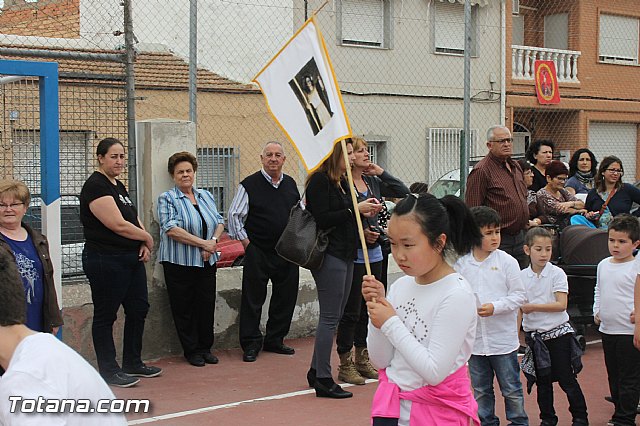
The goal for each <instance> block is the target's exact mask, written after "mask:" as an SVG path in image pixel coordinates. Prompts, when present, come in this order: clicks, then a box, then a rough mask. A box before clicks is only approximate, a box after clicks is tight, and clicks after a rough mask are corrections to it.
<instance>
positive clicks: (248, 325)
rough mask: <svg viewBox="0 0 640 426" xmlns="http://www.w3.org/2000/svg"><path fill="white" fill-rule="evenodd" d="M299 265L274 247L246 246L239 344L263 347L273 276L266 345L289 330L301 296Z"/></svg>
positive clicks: (248, 347) (245, 349)
mask: <svg viewBox="0 0 640 426" xmlns="http://www.w3.org/2000/svg"><path fill="white" fill-rule="evenodd" d="M299 277H300V270H299V268H298V265H295V264H293V263H291V262H288V261H286V260H284V259H283V258H281V257H280V256H278V254H277V253H276V252H275V250H269V251H265V250H262V249H260V248H258V247H256V246H255V244H249V245H248V246H247V248H246V250H245V256H244V266H243V270H242V299H241V302H240V346H242V349H243V350H244V351H247V350H249V349H255V350H258V351H259V350H260V349H261V348H262V345H263V338H262V333H261V332H260V317H261V316H262V305H264V302H265V300H266V299H267V283H268V282H269V280H271V286H272V288H271V301H270V302H269V319H268V320H267V329H266V333H265V336H264V344H265V345H278V344H280V343H282V341H283V339H284V337H285V336H286V335H287V334H288V333H289V328H290V327H291V319H292V318H293V311H294V309H295V307H296V300H297V299H298V281H299Z"/></svg>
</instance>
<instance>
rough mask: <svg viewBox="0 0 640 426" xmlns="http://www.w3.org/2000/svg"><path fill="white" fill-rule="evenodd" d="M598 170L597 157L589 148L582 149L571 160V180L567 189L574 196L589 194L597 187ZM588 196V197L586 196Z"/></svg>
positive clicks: (566, 185)
mask: <svg viewBox="0 0 640 426" xmlns="http://www.w3.org/2000/svg"><path fill="white" fill-rule="evenodd" d="M597 170H598V161H597V160H596V156H595V155H594V154H593V152H591V151H590V150H589V149H587V148H580V149H578V150H577V151H576V152H574V153H573V155H572V156H571V160H569V176H570V177H569V179H568V180H567V183H566V184H565V189H566V190H567V191H569V192H570V193H572V194H574V195H575V194H587V193H588V192H589V191H590V190H592V189H593V187H594V186H595V177H596V173H597ZM585 196H586V195H585Z"/></svg>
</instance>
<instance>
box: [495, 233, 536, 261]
mask: <svg viewBox="0 0 640 426" xmlns="http://www.w3.org/2000/svg"><path fill="white" fill-rule="evenodd" d="M524 234H525V232H524V231H520V232H518V233H517V234H514V235H509V234H505V233H502V234H500V247H499V249H500V250H502V251H504V252H507V253H509V254H510V255H511V256H513V257H514V258H515V259H516V260H517V261H518V265H520V269H524V268H526V267H527V266H529V256H527V255H526V253H525V252H524Z"/></svg>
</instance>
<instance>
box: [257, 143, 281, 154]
mask: <svg viewBox="0 0 640 426" xmlns="http://www.w3.org/2000/svg"><path fill="white" fill-rule="evenodd" d="M272 144H275V145H278V146H279V147H280V149H282V153H283V154H284V146H282V144H281V143H280V142H278V141H269V142H267V143H265V144H264V147H263V148H262V154H263V155H264V151H265V149H267V147H268V146H269V145H272Z"/></svg>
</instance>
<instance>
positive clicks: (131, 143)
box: [123, 0, 141, 208]
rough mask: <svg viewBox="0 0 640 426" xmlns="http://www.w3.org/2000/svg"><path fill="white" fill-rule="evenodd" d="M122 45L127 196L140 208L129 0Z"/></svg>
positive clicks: (125, 13) (133, 58)
mask: <svg viewBox="0 0 640 426" xmlns="http://www.w3.org/2000/svg"><path fill="white" fill-rule="evenodd" d="M123 4H124V45H125V57H126V62H125V84H126V96H127V142H128V143H127V145H128V149H129V155H128V178H129V195H130V196H131V199H133V200H135V202H136V206H137V207H138V208H140V207H141V206H140V200H138V176H137V172H136V168H137V167H136V165H137V161H136V155H137V150H136V99H135V96H136V90H135V73H134V64H135V60H136V52H135V48H134V36H133V19H132V6H131V0H124V3H123Z"/></svg>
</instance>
